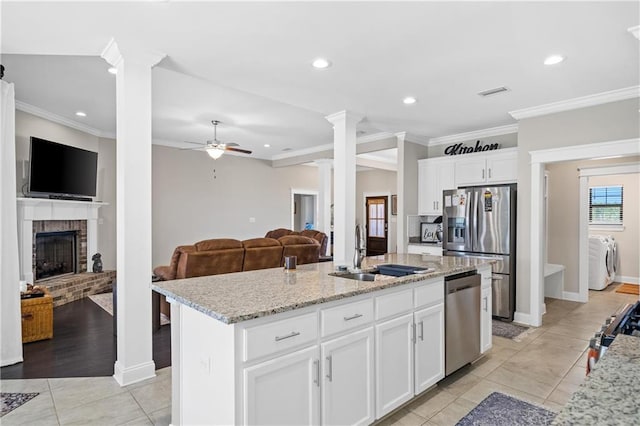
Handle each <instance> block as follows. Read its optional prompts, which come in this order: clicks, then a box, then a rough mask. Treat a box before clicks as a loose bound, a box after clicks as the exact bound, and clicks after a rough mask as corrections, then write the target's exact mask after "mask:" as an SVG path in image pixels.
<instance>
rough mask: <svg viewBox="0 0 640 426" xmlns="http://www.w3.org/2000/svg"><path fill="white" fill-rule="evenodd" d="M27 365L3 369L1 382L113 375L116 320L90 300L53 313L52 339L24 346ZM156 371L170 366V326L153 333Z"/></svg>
mask: <svg viewBox="0 0 640 426" xmlns="http://www.w3.org/2000/svg"><path fill="white" fill-rule="evenodd" d="M22 346H23V358H24V362H22V363H19V364H15V365H10V366H7V367H2V369H0V378H1V379H41V378H53V377H92V376H111V375H113V364H114V363H115V360H116V336H114V335H113V317H112V316H111V315H109V314H108V313H107V312H105V311H104V310H103V309H102V308H100V307H99V306H98V305H96V304H95V303H93V302H92V301H91V300H90V299H89V298H84V299H81V300H78V301H75V302H71V303H67V304H66V305H62V306H59V307H57V308H55V309H54V310H53V339H50V340H41V341H39V342H31V343H25V344H24V345H22ZM153 360H154V362H155V363H156V369H160V368H164V367H168V366H169V365H171V326H169V325H165V326H162V327H160V329H159V330H157V331H154V332H153Z"/></svg>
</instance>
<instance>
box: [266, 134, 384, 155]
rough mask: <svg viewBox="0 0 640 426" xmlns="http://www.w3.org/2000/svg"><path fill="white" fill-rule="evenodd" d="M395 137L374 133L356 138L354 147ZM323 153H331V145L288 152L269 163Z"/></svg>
mask: <svg viewBox="0 0 640 426" xmlns="http://www.w3.org/2000/svg"><path fill="white" fill-rule="evenodd" d="M395 136H396V135H395V134H393V133H388V132H379V133H374V134H371V135H367V136H362V137H359V138H356V145H357V144H361V143H368V142H375V141H379V140H384V139H389V138H393V137H395ZM324 151H333V144H332V143H328V144H324V145H318V146H312V147H310V148H303V149H296V150H294V151H288V152H284V153H282V154H276V155H274V156H273V157H271V161H276V160H284V159H285V158H292V157H300V156H302V155H309V154H315V153H317V152H324Z"/></svg>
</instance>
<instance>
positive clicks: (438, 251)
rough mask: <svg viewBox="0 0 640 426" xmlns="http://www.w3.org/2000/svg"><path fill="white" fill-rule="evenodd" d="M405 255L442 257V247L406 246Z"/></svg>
mask: <svg viewBox="0 0 640 426" xmlns="http://www.w3.org/2000/svg"><path fill="white" fill-rule="evenodd" d="M407 253H409V254H428V255H431V256H442V246H438V245H435V244H434V245H425V244H408V245H407Z"/></svg>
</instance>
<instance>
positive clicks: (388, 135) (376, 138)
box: [356, 132, 395, 144]
mask: <svg viewBox="0 0 640 426" xmlns="http://www.w3.org/2000/svg"><path fill="white" fill-rule="evenodd" d="M389 138H395V135H394V134H393V133H389V132H378V133H372V134H370V135H367V136H361V137H359V138H356V144H358V143H367V142H374V141H380V140H383V139H389Z"/></svg>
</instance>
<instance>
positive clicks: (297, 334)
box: [276, 331, 300, 342]
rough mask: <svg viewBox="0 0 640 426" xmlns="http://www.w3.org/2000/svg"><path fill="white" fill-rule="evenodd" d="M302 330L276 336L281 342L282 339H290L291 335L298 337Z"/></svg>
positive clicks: (277, 340)
mask: <svg viewBox="0 0 640 426" xmlns="http://www.w3.org/2000/svg"><path fill="white" fill-rule="evenodd" d="M299 335H300V332H299V331H292V332H291V333H289V334H287V335H286V336H276V342H279V341H280V340H284V339H289V338H291V337H296V336H299Z"/></svg>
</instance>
